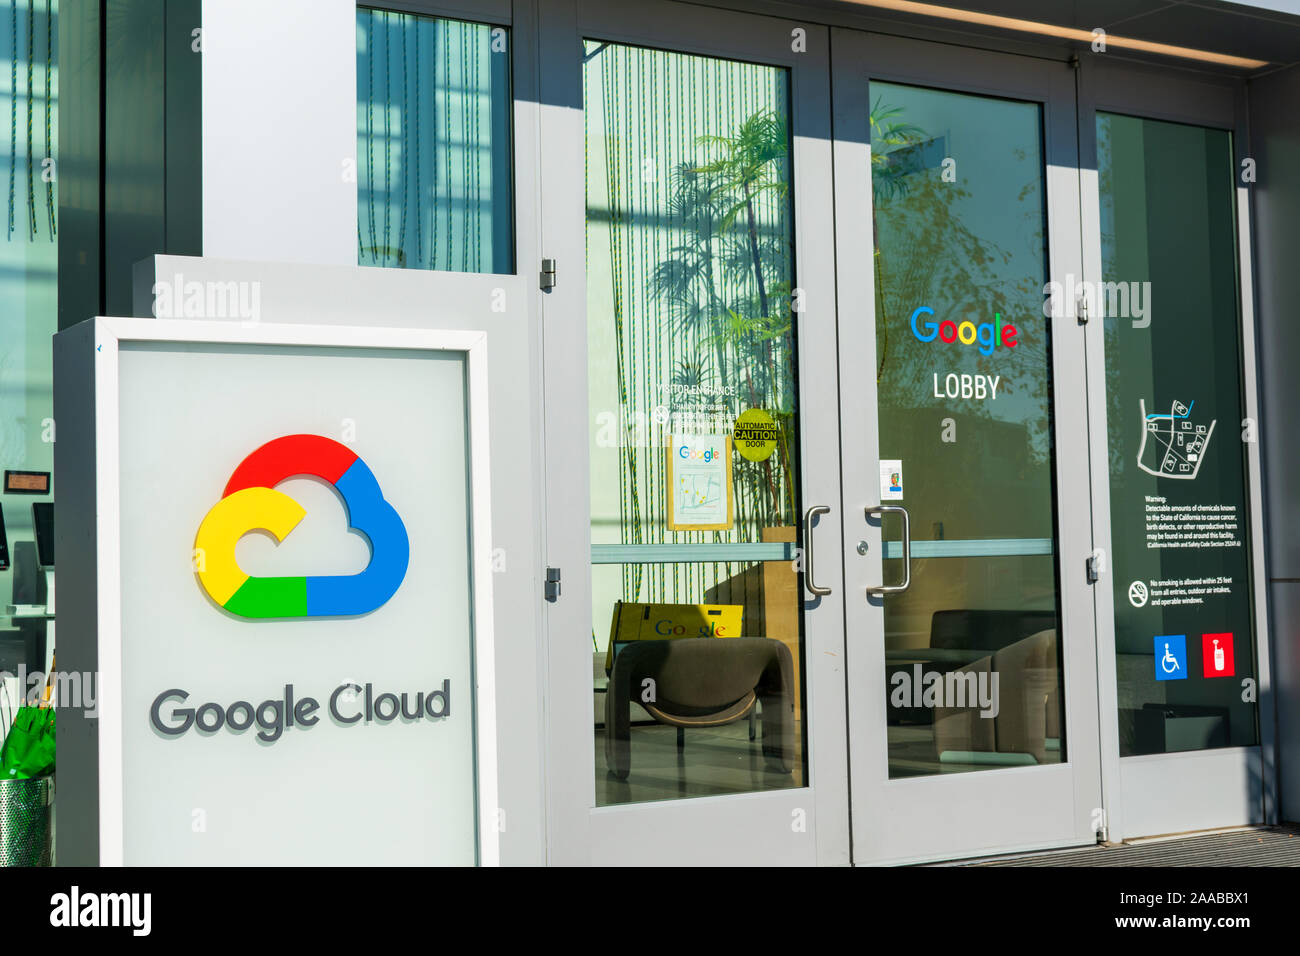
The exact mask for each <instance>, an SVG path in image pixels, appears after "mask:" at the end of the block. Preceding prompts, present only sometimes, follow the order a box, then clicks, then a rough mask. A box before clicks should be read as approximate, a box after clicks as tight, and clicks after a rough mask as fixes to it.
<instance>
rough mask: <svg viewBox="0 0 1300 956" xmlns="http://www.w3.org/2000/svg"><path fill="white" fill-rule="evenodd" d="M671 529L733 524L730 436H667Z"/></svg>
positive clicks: (724, 527)
mask: <svg viewBox="0 0 1300 956" xmlns="http://www.w3.org/2000/svg"><path fill="white" fill-rule="evenodd" d="M667 455H668V468H667V480H668V528H669V530H671V531H726V530H727V529H729V528H730V527H731V525H732V522H733V520H734V517H733V500H734V499H733V497H732V486H731V436H730V435H669V436H668V449H667Z"/></svg>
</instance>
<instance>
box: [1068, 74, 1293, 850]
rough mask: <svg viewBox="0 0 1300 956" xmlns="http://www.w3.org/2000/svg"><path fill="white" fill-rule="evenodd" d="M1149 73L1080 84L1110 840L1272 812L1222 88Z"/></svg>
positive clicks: (1250, 444) (1245, 346)
mask: <svg viewBox="0 0 1300 956" xmlns="http://www.w3.org/2000/svg"><path fill="white" fill-rule="evenodd" d="M1150 76H1151V74H1150V73H1149V72H1147V71H1144V70H1143V69H1142V68H1140V67H1136V66H1126V67H1116V66H1112V65H1110V64H1106V63H1099V64H1089V65H1088V67H1087V68H1086V69H1085V70H1084V71H1083V73H1082V74H1081V84H1080V85H1081V103H1082V115H1081V118H1080V128H1081V129H1082V130H1084V141H1083V145H1084V149H1083V155H1084V166H1085V169H1087V170H1089V172H1088V173H1087V174H1086V175H1085V178H1084V187H1085V188H1084V191H1083V207H1084V211H1085V217H1086V218H1085V221H1086V222H1088V224H1089V228H1088V230H1086V233H1085V234H1086V235H1088V236H1089V237H1090V240H1091V241H1090V242H1089V244H1088V245H1087V246H1086V247H1085V253H1086V256H1085V264H1086V277H1087V279H1088V280H1089V281H1087V282H1085V283H1084V284H1083V287H1084V293H1086V294H1087V295H1089V296H1090V298H1091V301H1090V302H1089V306H1090V309H1091V312H1092V314H1093V315H1094V316H1095V317H1096V319H1097V320H1098V321H1095V322H1090V323H1089V326H1090V327H1089V331H1088V337H1089V344H1088V347H1089V364H1090V370H1091V371H1092V382H1091V385H1092V389H1091V390H1092V392H1093V394H1094V395H1096V396H1098V399H1097V400H1096V401H1095V402H1094V410H1095V423H1096V424H1095V426H1094V431H1093V441H1094V445H1095V446H1096V447H1097V448H1099V449H1100V450H1101V452H1100V454H1099V455H1098V456H1097V460H1096V461H1095V462H1094V483H1095V486H1096V489H1097V502H1098V509H1097V517H1098V518H1099V519H1100V522H1099V535H1098V543H1099V546H1100V547H1102V548H1105V549H1107V550H1108V552H1109V553H1110V554H1111V555H1112V560H1111V562H1110V564H1111V569H1112V573H1111V575H1110V577H1109V580H1108V582H1107V583H1108V586H1107V587H1104V588H1101V589H1099V592H1098V617H1099V619H1100V621H1101V622H1102V623H1103V625H1106V626H1104V627H1103V628H1102V631H1101V634H1102V635H1103V636H1102V638H1101V639H1100V640H1101V642H1102V654H1101V660H1102V673H1101V676H1100V681H1099V688H1100V689H1101V713H1102V719H1103V726H1106V727H1107V729H1108V732H1107V733H1106V734H1105V735H1104V739H1105V740H1107V741H1108V742H1113V743H1111V746H1110V749H1109V752H1108V754H1107V763H1108V766H1109V767H1110V768H1112V769H1111V772H1110V773H1109V774H1107V776H1108V779H1110V780H1112V781H1114V785H1113V787H1111V788H1108V793H1107V804H1108V806H1110V807H1112V808H1113V809H1112V812H1111V814H1110V820H1109V829H1110V835H1111V838H1112V839H1115V838H1117V837H1132V836H1144V835H1149V834H1154V833H1169V832H1179V831H1185V830H1196V829H1205V828H1210V827H1224V826H1235V825H1241V824H1249V823H1260V822H1265V821H1269V820H1270V819H1271V817H1272V816H1273V815H1274V814H1275V812H1276V811H1275V810H1273V809H1272V807H1271V797H1270V794H1271V792H1272V788H1273V781H1272V769H1271V762H1268V761H1265V760H1264V757H1263V754H1264V753H1265V749H1266V747H1267V746H1268V743H1269V741H1270V739H1271V735H1272V726H1271V723H1270V720H1269V717H1268V715H1269V714H1271V713H1272V708H1271V706H1268V705H1267V695H1268V690H1269V680H1268V669H1267V664H1268V662H1267V655H1260V654H1259V646H1260V642H1261V637H1262V635H1263V634H1265V633H1266V617H1265V608H1264V604H1263V597H1262V595H1260V594H1258V593H1257V587H1256V582H1257V581H1258V580H1260V579H1261V572H1262V567H1263V556H1262V551H1261V537H1262V535H1261V528H1260V514H1259V509H1258V507H1256V506H1255V504H1256V502H1258V501H1259V500H1260V499H1259V458H1258V446H1257V445H1256V443H1255V434H1254V422H1255V420H1256V419H1255V415H1256V412H1255V410H1254V409H1255V386H1254V376H1253V369H1254V367H1255V358H1254V347H1253V336H1252V327H1253V320H1252V319H1251V316H1250V296H1249V293H1248V292H1246V291H1244V289H1248V288H1249V285H1248V282H1243V281H1242V277H1243V276H1245V277H1247V278H1248V277H1249V275H1250V267H1249V257H1248V255H1245V254H1244V253H1243V251H1242V249H1241V245H1242V238H1241V237H1243V236H1248V235H1249V228H1248V227H1249V219H1248V215H1247V213H1248V201H1247V200H1248V195H1247V188H1248V183H1249V181H1250V177H1249V176H1246V177H1245V179H1244V180H1243V178H1242V177H1241V175H1240V173H1241V170H1242V169H1243V168H1244V167H1243V164H1242V160H1243V159H1244V158H1245V152H1244V150H1243V149H1242V147H1241V145H1240V144H1241V142H1242V137H1241V135H1240V127H1241V124H1240V122H1239V100H1238V97H1237V95H1236V88H1235V87H1234V86H1233V85H1231V84H1228V83H1215V82H1213V81H1208V80H1206V81H1196V82H1183V83H1178V84H1174V83H1165V84H1153V83H1151V82H1150V81H1149V78H1150ZM1092 170H1095V173H1093V172H1092ZM1107 518H1108V519H1109V521H1107V520H1106V519H1107ZM1262 701H1263V702H1265V703H1264V706H1261V702H1262Z"/></svg>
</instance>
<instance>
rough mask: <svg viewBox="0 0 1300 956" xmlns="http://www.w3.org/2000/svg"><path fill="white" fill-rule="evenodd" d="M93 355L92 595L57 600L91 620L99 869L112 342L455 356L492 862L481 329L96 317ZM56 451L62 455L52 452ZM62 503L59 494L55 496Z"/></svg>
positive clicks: (108, 655) (116, 550)
mask: <svg viewBox="0 0 1300 956" xmlns="http://www.w3.org/2000/svg"><path fill="white" fill-rule="evenodd" d="M91 323H93V326H94V332H93V350H94V359H93V362H94V372H95V374H94V422H95V425H94V462H95V475H96V478H97V480H96V483H95V490H94V496H95V500H94V514H95V516H96V517H95V523H96V527H95V539H94V540H95V561H96V565H97V569H98V575H97V587H96V590H97V593H96V594H94V595H89V594H80V595H78V594H72V595H67V594H65V595H64V599H65V600H68V601H76V602H78V603H80V602H83V601H91V600H93V601H94V604H95V607H96V611H97V617H98V670H99V675H98V691H99V701H98V707H99V718H98V725H99V726H98V765H99V766H98V770H99V773H98V804H99V807H98V809H99V814H98V816H99V821H98V824H99V825H98V830H99V863H100V865H102V866H121V865H123V861H124V851H125V833H124V827H123V823H124V811H125V806H124V800H123V783H124V781H123V777H122V763H123V756H124V753H123V742H122V741H123V734H122V731H123V716H124V715H123V701H122V630H121V622H122V608H121V586H122V581H121V571H120V567H119V558H120V554H121V538H120V533H121V521H120V508H121V497H120V489H119V475H120V471H119V468H120V461H119V450H120V444H119V436H120V425H121V422H120V420H119V407H118V395H119V391H118V388H119V377H118V357H119V346H120V343H122V342H151V343H177V344H187V343H205V344H218V345H270V346H300V347H304V348H321V347H325V348H357V349H418V350H423V351H444V352H459V353H463V354H464V356H465V364H466V375H467V386H466V398H467V402H468V405H469V408H468V435H469V444H470V449H469V460H470V483H469V486H470V498H471V501H470V514H471V533H470V549H471V557H470V560H471V565H470V566H471V568H472V569H473V571H472V581H473V594H472V596H471V607H472V609H473V621H474V652H473V660H474V679H475V706H474V710H475V737H476V740H475V748H476V749H475V758H476V759H475V772H476V774H477V796H478V831H479V839H478V851H479V863H480V865H484V866H495V865H497V863H498V859H499V856H498V849H499V840H498V825H497V816H498V810H497V807H498V802H497V757H496V737H497V735H496V696H495V680H494V673H495V654H494V647H493V636H494V635H493V623H492V575H491V573H490V570H489V569H490V567H491V555H492V529H491V504H490V502H491V498H490V494H489V487H490V485H489V475H490V470H489V455H488V448H489V443H488V435H489V432H488V381H487V371H488V360H487V333H486V332H481V331H478V332H475V331H450V330H441V329H392V328H357V327H346V326H345V327H340V326H319V325H274V324H262V323H251V322H242V323H240V322H207V321H193V320H184V319H181V320H173V319H128V318H105V317H97V318H94V319H90V320H88V321H87V322H86V323H83V325H89V324H91ZM60 450H62V449H60ZM65 500H66V498H65Z"/></svg>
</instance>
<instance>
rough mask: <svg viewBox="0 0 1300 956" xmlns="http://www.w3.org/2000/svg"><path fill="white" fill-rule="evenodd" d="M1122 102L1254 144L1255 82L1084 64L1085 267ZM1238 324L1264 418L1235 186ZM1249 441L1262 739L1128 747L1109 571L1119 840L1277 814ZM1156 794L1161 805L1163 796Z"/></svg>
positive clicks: (1098, 325)
mask: <svg viewBox="0 0 1300 956" xmlns="http://www.w3.org/2000/svg"><path fill="white" fill-rule="evenodd" d="M1098 111H1102V112H1114V113H1123V114H1127V115H1130V116H1141V117H1144V118H1149V119H1157V120H1168V121H1171V122H1176V123H1186V124H1190V125H1194V126H1201V127H1211V128H1217V129H1225V130H1228V131H1229V132H1230V133H1232V137H1233V152H1234V167H1235V169H1237V170H1240V169H1241V162H1242V160H1243V159H1245V158H1246V157H1247V156H1248V155H1249V137H1248V125H1247V116H1248V111H1247V101H1246V87H1245V83H1244V82H1243V81H1240V80H1236V79H1232V78H1228V77H1221V76H1216V75H1211V74H1208V73H1201V72H1198V71H1194V70H1183V71H1172V70H1170V69H1168V68H1167V67H1155V66H1148V65H1145V64H1140V63H1133V62H1124V61H1120V62H1115V61H1112V60H1110V59H1108V58H1107V57H1106V56H1104V55H1102V56H1093V57H1089V58H1088V59H1086V60H1085V61H1084V62H1083V64H1082V65H1081V68H1080V73H1079V144H1080V164H1079V165H1080V171H1081V174H1082V175H1081V197H1082V211H1083V227H1084V276H1085V277H1097V278H1100V277H1101V275H1102V257H1101V218H1100V215H1101V214H1100V209H1101V200H1100V192H1099V184H1098V177H1097V137H1096V114H1097V112H1098ZM1235 203H1236V222H1235V228H1236V230H1237V272H1238V295H1239V301H1240V306H1239V319H1238V321H1239V323H1240V325H1239V334H1240V342H1241V367H1242V391H1243V393H1244V397H1245V405H1246V415H1247V417H1249V418H1250V419H1252V420H1253V421H1255V422H1258V421H1259V386H1258V371H1257V370H1258V356H1257V352H1256V346H1255V340H1256V334H1257V333H1256V328H1255V303H1254V282H1253V272H1252V268H1253V259H1252V256H1251V244H1252V236H1253V232H1252V228H1253V227H1252V225H1251V218H1250V212H1251V209H1250V190H1249V189H1248V188H1247V187H1246V186H1245V185H1243V184H1242V183H1241V182H1240V180H1238V181H1237V182H1236V189H1235ZM1087 328H1088V329H1089V330H1090V331H1088V332H1087V333H1086V343H1087V344H1086V349H1087V356H1088V369H1089V383H1088V385H1089V404H1090V408H1091V409H1092V413H1091V414H1090V416H1089V443H1090V444H1091V445H1092V446H1093V447H1094V448H1100V449H1105V448H1106V447H1107V422H1106V401H1105V394H1106V384H1105V369H1106V352H1105V327H1104V323H1102V322H1093V323H1089V326H1088V327H1087ZM1247 444H1248V448H1247V476H1246V477H1247V482H1246V494H1247V507H1248V509H1249V512H1250V514H1249V521H1250V534H1251V555H1250V568H1251V586H1252V588H1253V590H1254V594H1253V611H1254V627H1255V644H1256V650H1257V658H1258V660H1257V664H1256V666H1257V668H1258V670H1257V674H1258V678H1259V685H1258V702H1257V713H1258V718H1259V734H1260V743H1259V745H1258V746H1255V747H1223V748H1217V749H1214V750H1203V751H1192V752H1186V753H1172V754H1152V755H1147V756H1136V757H1120V753H1119V710H1118V684H1117V671H1116V651H1115V616H1114V594H1113V591H1112V588H1111V586H1110V584H1109V582H1108V579H1106V578H1103V582H1104V583H1105V586H1103V587H1099V588H1097V591H1096V594H1095V597H1096V601H1097V612H1096V613H1097V624H1098V628H1097V645H1098V657H1099V670H1098V685H1097V686H1098V697H1099V706H1100V713H1101V723H1102V738H1101V739H1102V762H1103V768H1104V771H1103V776H1104V779H1105V787H1106V793H1105V797H1106V807H1107V818H1108V819H1107V822H1108V826H1109V833H1108V836H1109V839H1110V840H1111V841H1119V840H1123V839H1127V838H1131V837H1137V836H1147V835H1152V834H1155V833H1176V832H1184V831H1189V830H1203V829H1208V828H1215V827H1227V826H1238V825H1246V824H1252V823H1276V822H1277V807H1278V801H1277V766H1276V750H1275V741H1276V726H1275V719H1276V715H1275V712H1274V702H1273V689H1272V680H1271V674H1270V668H1269V657H1270V641H1269V633H1270V632H1269V627H1268V595H1267V582H1268V578H1267V576H1266V572H1265V557H1264V529H1263V511H1264V497H1263V485H1262V477H1261V476H1262V474H1263V471H1262V466H1261V461H1260V454H1259V443H1258V442H1257V441H1256V442H1249V443H1247ZM1091 467H1092V486H1093V514H1094V519H1095V520H1094V531H1093V534H1094V536H1095V538H1096V541H1097V547H1098V548H1100V549H1103V551H1104V553H1105V554H1112V553H1113V552H1112V550H1111V526H1110V514H1111V512H1110V474H1109V464H1108V461H1107V456H1106V455H1105V454H1104V453H1102V454H1098V455H1095V456H1094V460H1093V462H1092V466H1091ZM1253 773H1257V774H1258V776H1259V780H1260V793H1259V798H1260V799H1259V801H1258V803H1255V802H1254V801H1253V800H1250V799H1243V795H1242V788H1241V783H1242V781H1243V780H1246V781H1249V780H1250V779H1251V775H1252V774H1253ZM1156 795H1158V797H1159V805H1158V806H1157V805H1156V799H1155V797H1156Z"/></svg>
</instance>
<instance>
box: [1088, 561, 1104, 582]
mask: <svg viewBox="0 0 1300 956" xmlns="http://www.w3.org/2000/svg"><path fill="white" fill-rule="evenodd" d="M1087 568H1088V583H1089V584H1096V583H1097V582H1098V581H1100V580H1101V558H1100V556H1099V555H1096V554H1090V555H1088V561H1087Z"/></svg>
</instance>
